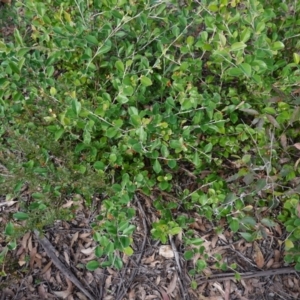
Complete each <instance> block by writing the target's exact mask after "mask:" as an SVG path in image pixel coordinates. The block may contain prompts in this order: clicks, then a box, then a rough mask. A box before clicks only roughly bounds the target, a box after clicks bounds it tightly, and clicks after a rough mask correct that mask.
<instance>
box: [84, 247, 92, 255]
mask: <svg viewBox="0 0 300 300" xmlns="http://www.w3.org/2000/svg"><path fill="white" fill-rule="evenodd" d="M95 248H96V247H91V248H87V249H82V250H80V252H81V253H83V254H84V255H91V254H92V253H94V250H95Z"/></svg>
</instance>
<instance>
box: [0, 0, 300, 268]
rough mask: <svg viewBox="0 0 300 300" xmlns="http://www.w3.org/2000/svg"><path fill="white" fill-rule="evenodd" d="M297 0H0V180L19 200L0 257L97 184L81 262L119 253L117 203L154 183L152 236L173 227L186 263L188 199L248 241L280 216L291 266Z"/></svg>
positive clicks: (163, 236)
mask: <svg viewBox="0 0 300 300" xmlns="http://www.w3.org/2000/svg"><path fill="white" fill-rule="evenodd" d="M299 11H300V4H299V3H297V2H296V1H285V2H282V1H277V0H274V1H257V0H249V1H246V0H240V1H228V0H219V1H218V0H216V1H201V2H200V1H199V2H198V1H185V2H184V3H183V4H178V1H172V0H170V1H150V0H149V1H133V0H122V1H115V0H105V1H98V0H94V1H93V0H92V1H83V0H78V1H72V0H65V1H52V0H51V1H50V0H49V1H31V0H24V1H15V2H14V3H13V5H11V6H3V7H1V11H0V13H3V14H5V16H6V18H7V20H8V19H9V17H8V16H14V19H13V24H12V25H11V26H14V30H13V33H12V34H10V35H5V34H4V33H3V30H4V29H3V30H2V38H1V40H0V55H1V60H0V62H1V63H0V118H1V125H0V139H1V145H0V163H1V173H2V177H1V179H0V180H1V181H0V182H1V191H2V192H1V194H2V195H5V196H6V200H7V201H9V200H12V199H17V200H18V202H19V205H20V209H19V212H17V213H15V214H14V215H13V216H10V218H9V220H7V223H6V224H5V226H4V227H5V228H3V230H4V236H5V238H6V242H7V246H6V247H4V248H3V249H2V254H1V260H2V261H3V260H4V259H5V255H6V253H7V251H8V250H9V249H14V248H15V247H16V238H17V237H18V236H19V234H21V233H20V232H24V230H32V229H35V228H38V229H40V230H42V228H43V227H44V226H46V225H49V224H51V223H53V222H54V221H55V220H57V219H66V220H69V219H71V218H72V214H73V210H72V208H71V209H70V208H69V209H68V208H65V209H63V210H61V209H60V208H61V207H62V205H63V203H64V202H65V199H67V198H68V197H72V196H74V195H81V196H82V197H83V198H84V200H85V205H87V206H88V205H91V204H92V202H93V197H94V195H95V194H97V195H101V197H102V205H101V208H100V209H99V212H98V216H97V217H96V219H95V221H94V223H93V224H91V226H92V227H93V231H94V239H95V241H96V242H97V244H98V246H97V248H96V249H95V253H96V256H97V257H98V260H95V261H92V262H90V263H89V264H88V265H87V268H88V269H90V270H93V269H95V268H97V267H106V266H113V267H115V268H117V269H120V268H122V260H121V258H120V256H119V255H118V253H120V252H124V253H126V254H127V255H131V254H132V253H133V250H132V248H131V242H132V234H133V233H134V230H135V227H134V226H133V225H132V224H131V221H132V219H133V217H134V216H135V210H134V208H133V207H132V205H130V203H132V201H133V197H134V195H135V194H137V193H141V194H143V195H145V196H149V195H152V193H153V191H154V190H155V191H156V194H157V195H160V196H158V197H157V199H155V201H154V203H153V206H154V207H155V208H156V209H157V210H158V211H160V217H159V220H158V221H157V222H155V223H154V224H153V228H152V230H151V233H152V236H153V238H155V239H158V240H160V241H161V242H162V243H167V242H168V239H169V236H172V235H176V234H179V233H180V232H182V233H183V237H184V242H185V245H186V246H187V248H188V246H189V245H193V247H192V249H193V250H187V252H186V253H185V257H186V259H192V258H193V257H194V255H195V254H197V252H199V251H200V253H201V255H202V256H201V259H199V260H198V262H197V263H196V267H195V270H192V271H191V274H196V273H197V272H201V271H202V270H203V269H204V268H205V266H206V259H207V257H206V256H205V253H203V248H201V245H202V240H201V239H199V238H197V237H196V236H195V234H194V232H193V230H192V229H191V228H190V226H189V225H190V224H191V223H192V222H193V220H192V219H191V218H189V217H187V215H188V213H189V212H191V211H193V212H196V213H198V214H199V215H201V216H203V217H205V218H207V219H209V220H213V221H214V224H215V226H216V230H222V229H220V228H218V221H219V220H221V219H222V220H225V222H226V224H227V226H228V227H229V228H230V229H231V230H232V231H233V232H236V233H238V234H239V235H240V236H241V237H243V238H244V239H245V240H247V241H249V242H252V241H255V240H257V239H262V238H264V237H266V235H267V234H268V233H267V231H266V228H272V227H275V226H276V225H277V224H283V225H284V226H285V228H286V231H287V232H288V233H289V234H288V236H287V238H286V240H285V247H286V251H287V254H286V257H285V259H286V261H287V262H288V263H295V267H296V268H297V269H298V270H299V269H300V262H299V259H300V256H299V254H298V252H299V243H298V241H299V237H300V218H299V216H300V215H299V195H298V190H299V183H300V181H299V157H300V155H299V150H300V144H299V143H298V141H299V129H298V127H299V117H300V108H299V103H300V97H299V94H300V88H299V82H300V81H299V79H300V78H299V74H300V73H299V62H300V54H299V47H300V44H299V35H300V33H299V31H300V29H299V28H300V27H299V25H300V18H299ZM2 22H3V21H2ZM7 22H9V20H8V21H7ZM4 25H5V24H4ZM3 27H5V26H3ZM182 173H185V174H186V176H187V177H190V178H191V179H192V180H193V181H194V182H195V185H193V188H188V187H186V186H184V185H183V184H181V183H182V182H181V181H180V178H181V177H180V176H181V175H180V174H182ZM187 186H188V185H187ZM195 186H196V187H195ZM24 189H27V190H28V192H27V194H28V197H27V198H26V199H23V198H21V196H20V195H23V191H24ZM166 194H167V195H171V196H172V197H170V198H169V200H168V201H165V200H164V197H163V195H166ZM75 198H76V197H75ZM170 199H171V200H170ZM58 212H59V214H60V215H58Z"/></svg>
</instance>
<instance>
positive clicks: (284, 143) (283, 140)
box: [280, 133, 287, 149]
mask: <svg viewBox="0 0 300 300" xmlns="http://www.w3.org/2000/svg"><path fill="white" fill-rule="evenodd" d="M280 144H281V146H282V148H283V149H286V147H287V138H286V134H285V133H283V134H282V135H281V136H280Z"/></svg>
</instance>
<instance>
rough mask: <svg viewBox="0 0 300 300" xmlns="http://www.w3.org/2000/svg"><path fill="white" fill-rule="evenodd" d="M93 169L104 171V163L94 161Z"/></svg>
mask: <svg viewBox="0 0 300 300" xmlns="http://www.w3.org/2000/svg"><path fill="white" fill-rule="evenodd" d="M94 168H95V169H96V170H104V169H105V165H104V163H103V162H102V161H96V162H95V163H94Z"/></svg>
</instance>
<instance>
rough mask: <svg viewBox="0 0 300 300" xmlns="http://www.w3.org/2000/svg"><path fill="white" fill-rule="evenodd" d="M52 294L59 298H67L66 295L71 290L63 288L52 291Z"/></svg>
mask: <svg viewBox="0 0 300 300" xmlns="http://www.w3.org/2000/svg"><path fill="white" fill-rule="evenodd" d="M53 294H55V295H56V296H57V297H59V298H62V299H67V298H68V296H69V295H70V294H71V292H70V291H68V290H65V291H61V292H53Z"/></svg>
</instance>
